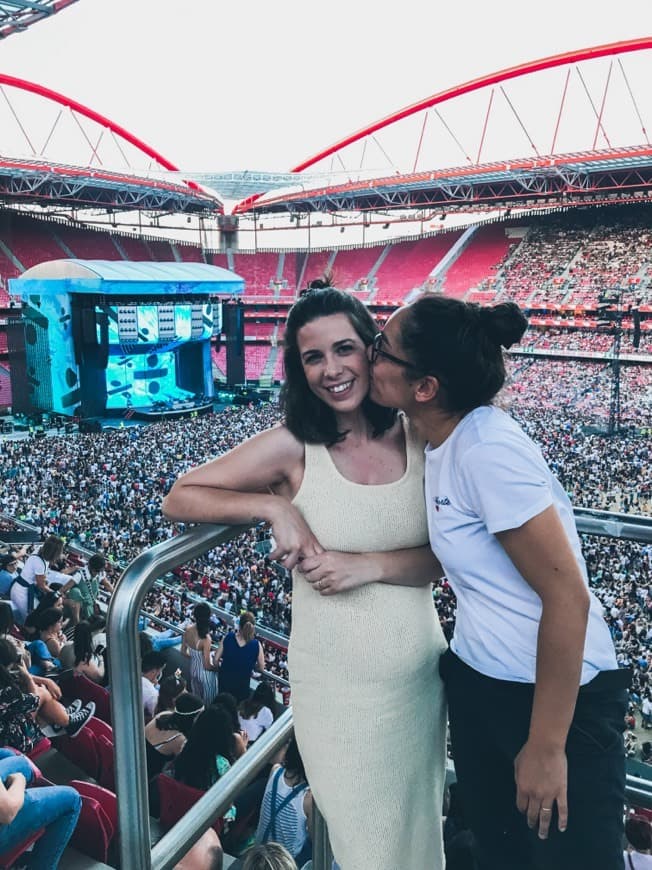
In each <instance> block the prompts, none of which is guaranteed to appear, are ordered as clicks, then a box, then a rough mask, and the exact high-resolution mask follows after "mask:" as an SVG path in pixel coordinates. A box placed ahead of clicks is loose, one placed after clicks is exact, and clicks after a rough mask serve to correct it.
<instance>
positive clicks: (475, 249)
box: [442, 224, 519, 303]
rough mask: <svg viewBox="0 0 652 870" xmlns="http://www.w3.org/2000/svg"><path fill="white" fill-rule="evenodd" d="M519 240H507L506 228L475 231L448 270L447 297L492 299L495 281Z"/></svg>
mask: <svg viewBox="0 0 652 870" xmlns="http://www.w3.org/2000/svg"><path fill="white" fill-rule="evenodd" d="M518 241H519V240H518V239H515V238H508V237H507V236H506V235H505V227H504V226H503V225H501V224H490V225H489V226H486V227H481V228H480V229H479V230H477V231H476V233H475V234H474V236H473V237H472V239H471V241H470V242H469V244H468V245H467V246H466V248H464V250H463V251H462V253H461V254H460V255H459V256H458V258H457V259H456V260H455V262H454V263H453V264H452V265H451V266H450V267H449V269H448V270H447V271H446V275H445V276H444V281H443V284H442V289H443V292H444V294H445V295H446V296H453V297H456V298H461V297H463V296H465V294H466V293H467V291H469V288H473V289H472V290H471V291H470V292H468V295H467V296H465V298H466V299H468V300H469V301H472V302H484V303H487V302H489V301H491V299H493V297H494V295H495V289H494V288H493V286H492V281H494V280H495V276H496V274H497V272H498V271H499V269H500V267H501V266H502V264H503V262H504V260H505V259H506V257H507V256H508V254H509V252H510V250H511V249H512V248H513V247H514V245H516V244H518Z"/></svg>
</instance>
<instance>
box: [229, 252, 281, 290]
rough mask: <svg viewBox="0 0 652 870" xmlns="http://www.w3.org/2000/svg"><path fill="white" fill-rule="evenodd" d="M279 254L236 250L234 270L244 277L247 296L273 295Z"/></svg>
mask: <svg viewBox="0 0 652 870" xmlns="http://www.w3.org/2000/svg"><path fill="white" fill-rule="evenodd" d="M278 265H279V255H278V254H276V253H272V252H269V251H258V253H256V254H242V253H238V252H234V254H233V271H234V272H236V274H238V275H240V277H241V278H244V282H245V294H246V295H247V296H272V295H273V294H274V290H275V284H274V282H275V281H276V280H277V273H278Z"/></svg>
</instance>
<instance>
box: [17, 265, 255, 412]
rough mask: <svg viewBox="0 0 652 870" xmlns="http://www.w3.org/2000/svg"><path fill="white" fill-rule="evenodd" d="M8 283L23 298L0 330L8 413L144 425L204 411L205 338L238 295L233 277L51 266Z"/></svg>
mask: <svg viewBox="0 0 652 870" xmlns="http://www.w3.org/2000/svg"><path fill="white" fill-rule="evenodd" d="M9 284H10V292H11V293H13V294H15V295H18V296H20V298H21V300H22V311H21V313H22V317H20V318H15V319H14V321H13V322H12V323H11V324H10V325H9V324H8V327H7V337H8V350H9V359H10V363H11V381H12V393H13V396H14V410H15V411H18V412H22V413H25V414H27V415H31V414H33V413H35V412H37V411H48V412H55V413H57V414H60V415H64V416H66V417H68V418H70V417H79V418H83V419H88V418H101V417H106V416H113V417H116V416H120V415H122V416H123V417H129V416H131V415H135V414H138V415H139V416H141V417H142V416H144V418H146V419H149V420H151V419H162V418H164V417H167V418H169V417H175V416H182V415H184V414H189V413H195V412H197V413H199V411H200V410H201V411H203V412H204V413H205V412H206V410H207V409H209V408H210V407H211V405H212V400H213V396H214V384H213V376H212V361H211V339H212V337H213V336H214V335H218V334H220V333H221V329H222V298H226V299H229V300H230V299H232V298H234V296H236V295H238V294H240V293H242V290H243V287H244V282H243V280H242V279H241V278H240V277H239V276H238V275H235V274H234V273H233V272H229V271H228V270H227V269H222V268H220V267H218V266H210V265H208V264H207V263H185V262H184V263H180V262H176V261H175V262H170V263H153V262H147V263H132V262H128V261H122V260H121V261H112V260H53V261H51V262H48V263H41V264H40V265H38V266H34V267H33V268H31V269H28V270H27V271H26V272H24V273H23V275H22V276H21V277H20V278H15V279H11V280H10V282H9ZM198 397H200V400H199V401H198ZM197 405H199V406H200V407H197Z"/></svg>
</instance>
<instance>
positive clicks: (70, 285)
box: [9, 259, 244, 299]
mask: <svg viewBox="0 0 652 870" xmlns="http://www.w3.org/2000/svg"><path fill="white" fill-rule="evenodd" d="M9 288H10V290H9V292H10V293H13V294H15V295H17V296H21V297H22V298H23V299H24V298H26V296H28V295H31V294H39V293H48V292H52V291H53V290H54V292H57V293H62V292H63V293H95V294H97V293H103V294H106V295H118V296H119V295H129V296H133V295H134V294H135V293H137V294H139V295H140V294H142V295H150V294H151V295H159V296H167V295H169V296H177V295H184V296H185V295H188V294H205V295H210V296H234V295H240V294H242V292H243V290H244V280H243V279H242V278H241V277H240V276H239V275H236V274H235V272H229V270H228V269H222V268H221V267H220V266H209V265H208V263H178V262H176V261H174V262H170V263H152V262H143V263H132V262H129V261H126V260H72V259H71V260H50V261H48V262H46V263H39V264H38V266H33V267H32V268H31V269H27V271H26V272H23V274H22V276H21V277H20V278H12V279H10V280H9Z"/></svg>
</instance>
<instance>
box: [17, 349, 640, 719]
mask: <svg viewBox="0 0 652 870" xmlns="http://www.w3.org/2000/svg"><path fill="white" fill-rule="evenodd" d="M621 378H622V386H621V419H622V423H623V425H624V426H626V427H628V434H625V433H623V434H621V435H620V436H619V437H617V438H613V437H608V436H607V435H606V434H604V431H602V432H601V431H600V430H604V427H605V425H606V422H607V417H608V409H609V400H610V393H611V369H610V368H609V366H608V365H605V364H603V363H598V362H596V363H583V362H578V361H571V360H564V361H559V360H532V359H530V358H523V357H513V358H512V362H511V381H512V382H511V386H510V388H509V390H508V392H507V394H506V401H507V402H508V403H509V406H510V409H511V411H512V413H514V414H515V416H516V417H517V418H518V419H519V421H520V422H521V423H522V424H523V425H524V426H525V428H526V430H527V431H528V433H529V434H530V435H531V436H532V437H533V438H534V440H535V441H536V442H537V443H539V444H540V445H541V447H542V450H543V452H544V454H545V456H546V459H547V461H548V462H549V463H550V465H551V467H552V468H553V470H554V471H555V473H556V474H557V476H558V477H559V479H560V480H561V482H562V484H563V486H564V487H565V489H566V490H567V491H568V492H569V494H570V496H571V499H572V500H573V503H574V504H575V505H576V506H584V507H589V508H598V509H604V510H611V511H619V512H624V513H635V514H642V515H650V514H651V513H652V472H651V471H650V469H651V468H652V462H651V461H650V460H651V459H652V456H651V455H650V453H651V448H650V444H649V439H646V438H644V437H640V435H638V434H636V433H635V432H634V431H633V427H644V426H647V427H649V426H650V425H651V424H652V371H650V370H649V369H647V368H646V367H644V366H627V365H623V367H622V373H621ZM279 418H280V414H279V409H278V407H277V406H276V405H275V404H273V403H270V404H267V405H261V406H258V407H255V408H253V407H243V406H240V407H237V408H229V409H227V410H225V411H224V412H222V413H220V415H219V416H216V415H212V416H206V417H201V418H196V419H192V420H184V421H180V422H165V423H156V424H153V425H150V426H146V427H141V426H135V427H125V428H120V429H117V430H105V431H103V432H101V433H96V434H77V435H73V436H53V437H48V438H44V439H35V438H29V439H23V440H5V441H4V443H3V448H4V449H3V452H2V456H0V475H2V477H3V479H4V484H5V485H4V487H3V489H2V492H1V493H0V511H2V512H4V513H5V514H6V515H9V516H13V517H16V518H17V519H20V520H22V521H25V522H28V523H30V524H32V525H35V526H36V527H37V528H38V530H39V531H40V534H41V536H42V537H46V536H47V535H50V534H56V535H58V536H60V537H62V538H63V539H64V540H65V541H66V542H67V544H68V545H69V546H70V545H78V546H81V547H83V548H85V549H86V550H90V551H93V552H97V553H100V554H102V555H103V556H104V558H105V560H106V568H107V573H108V576H109V577H111V573H112V571H113V573H115V572H116V570H117V567H118V566H119V565H120V564H122V565H123V564H125V563H126V562H128V561H129V560H130V559H131V558H133V557H134V556H135V555H136V554H137V553H138V552H140V551H141V550H142V549H143V548H144V547H147V546H150V545H153V544H155V543H157V542H159V541H162V540H166V539H167V538H169V537H171V536H172V535H174V534H176V533H177V531H178V530H179V526H175V525H174V524H172V523H170V522H168V521H167V520H166V519H165V518H164V517H163V516H162V513H161V500H162V498H163V496H164V495H165V493H166V492H167V490H168V489H169V487H170V486H171V484H172V482H173V481H174V480H175V479H176V478H177V476H178V475H179V474H182V473H183V472H185V471H186V470H188V469H189V468H190V467H192V466H193V465H196V464H198V463H200V462H203V461H205V460H207V459H209V458H211V457H213V456H215V455H218V454H220V453H222V452H224V451H226V450H228V449H230V448H231V447H233V446H234V445H235V444H237V443H239V442H241V441H242V440H243V439H245V438H248V437H250V436H252V435H253V434H255V433H256V432H257V431H260V430H261V429H263V428H266V427H268V426H270V425H273V424H275V423H276V422H277V421H278V420H279ZM268 537H269V530H268V529H266V528H264V527H262V526H259V527H258V528H255V529H252V530H251V531H250V532H248V533H246V534H245V535H241V536H239V537H238V538H236V539H234V540H233V541H231V542H229V543H228V544H226V545H224V546H223V547H220V548H217V549H215V550H212V551H210V552H209V553H207V554H205V555H204V556H202V557H201V558H200V559H198V560H195V561H194V562H193V563H190V564H188V565H185V566H183V567H182V568H179V569H177V570H176V571H175V573H174V574H172V575H168V576H167V577H166V578H164V581H163V582H162V583H159V584H157V585H156V586H155V587H154V589H153V590H151V591H150V593H149V594H148V596H147V598H146V601H145V609H146V610H147V611H148V612H150V613H152V614H153V615H155V616H158V617H159V618H160V619H163V620H165V621H166V622H169V623H171V624H173V625H175V626H178V627H180V628H181V629H184V628H186V627H188V625H189V624H190V622H191V620H192V613H193V608H194V606H195V605H196V603H197V602H198V601H206V602H207V603H209V604H211V605H212V606H213V607H214V608H217V611H214V614H213V616H212V622H211V640H212V642H213V643H214V644H219V643H220V641H221V640H222V638H223V636H224V634H225V633H226V631H227V630H228V627H229V626H228V625H227V624H226V623H225V622H224V621H223V620H221V619H220V617H219V611H224V612H226V613H228V614H231V616H233V617H237V616H238V615H239V614H240V613H241V612H242V611H251V612H253V614H254V616H255V618H256V621H257V623H258V624H259V625H261V626H265V627H267V628H269V629H272V630H273V631H275V632H277V633H279V634H281V635H286V636H287V635H288V634H289V631H290V627H291V616H292V592H291V582H290V576H289V575H288V573H287V572H286V571H285V570H284V569H283V568H282V567H281V566H279V565H278V564H276V563H273V562H271V561H270V559H269V557H268V556H267V554H266V553H267V551H268V550H269V542H268ZM587 548H588V550H587V552H588V553H590V559H589V567H590V571H591V577H592V583H595V584H596V588H598V589H599V590H600V595H601V596H602V595H603V594H604V596H605V598H604V599H603V600H604V601H605V607H606V608H607V616H608V618H609V620H610V626H611V627H612V631H613V632H614V637H615V638H616V639H617V642H618V645H619V654H620V655H621V656H622V658H621V661H623V663H624V662H625V661H633V662H634V667H635V668H636V670H637V679H639V677H640V675H643V677H645V675H646V674H647V667H643V666H642V665H641V664H640V661H641V658H642V657H641V656H637V655H636V653H638V652H639V650H638V649H637V648H635V646H634V643H635V642H636V643H638V644H643V645H644V646H645V649H647V644H648V643H649V641H648V639H647V615H648V612H651V611H652V599H648V598H647V590H648V586H650V587H652V584H649V583H648V580H649V572H650V564H649V561H650V560H649V554H648V556H647V557H646V558H642V557H641V556H640V550H641V548H640V547H638V548H637V545H633V544H627V543H626V542H620V541H617V542H615V543H614V542H605V541H600V542H597V539H590V538H588V539H587ZM614 553H617V554H619V555H618V559H624V560H625V561H624V562H623V563H622V564H620V569H619V570H616V569H617V567H618V566H616V565H615V561H614V560H615V559H616V556H615V555H614ZM639 575H640V576H639ZM632 583H634V584H635V586H636V589H637V595H636V599H635V601H634V599H632V600H631V601H630V596H629V589H630V585H631V584H632ZM435 595H436V597H437V599H438V605H439V607H440V614H441V618H442V622H443V624H444V629H445V631H446V633H447V634H449V635H450V633H451V631H452V620H453V619H454V602H453V601H452V599H451V598H450V590H448V589H447V587H446V585H445V584H444V585H443V586H441V587H438V588H437V589H435ZM611 595H614V596H615V598H614V601H613V602H612V601H610V600H608V599H609V597H610V596H611ZM641 596H643V598H641ZM621 600H622V601H623V602H624V605H618V602H619V601H621ZM616 607H619V610H618V612H617V613H614V612H613V611H614V608H616ZM623 607H624V609H623ZM651 618H652V617H651ZM619 621H620V623H622V625H619ZM642 624H645V626H646V628H645V632H646V635H645V638H644V639H643V640H641V637H640V630H639V627H640V626H641V625H642ZM632 625H633V626H634V627H632ZM618 632H620V634H621V636H618ZM650 640H652V630H651V631H650ZM263 646H264V656H265V665H266V670H268V671H270V672H272V673H274V674H276V675H278V676H281V677H284V678H286V679H287V676H288V674H287V659H286V649H285V647H284V645H283V644H281V645H277V644H274V643H270V642H265V643H264V644H263ZM639 682H640V679H639ZM639 682H637V683H636V686H637V688H640V689H641V691H643V688H644V687H643V686H642V685H641V686H639ZM643 682H645V679H643ZM635 695H636V696H637V697H638V698H639V703H642V700H643V697H644V692H643V694H639V693H638V692H635Z"/></svg>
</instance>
